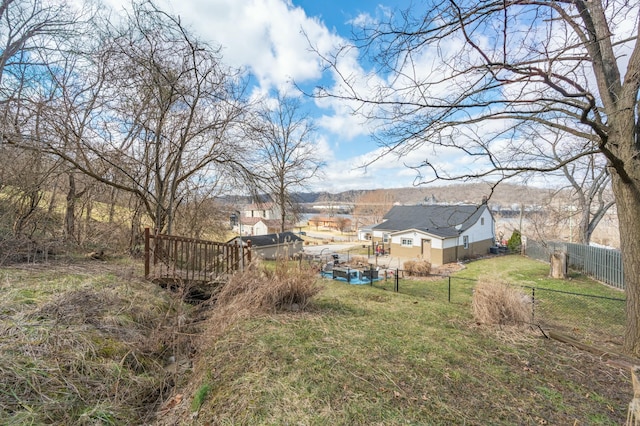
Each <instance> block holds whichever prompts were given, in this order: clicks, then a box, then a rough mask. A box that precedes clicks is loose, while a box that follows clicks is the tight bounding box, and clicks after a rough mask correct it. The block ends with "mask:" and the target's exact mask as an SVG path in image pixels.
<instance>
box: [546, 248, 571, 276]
mask: <svg viewBox="0 0 640 426" xmlns="http://www.w3.org/2000/svg"><path fill="white" fill-rule="evenodd" d="M550 263H551V277H552V278H559V279H565V278H567V271H568V269H567V266H568V262H567V253H566V252H555V253H553V254H552V255H551V260H550Z"/></svg>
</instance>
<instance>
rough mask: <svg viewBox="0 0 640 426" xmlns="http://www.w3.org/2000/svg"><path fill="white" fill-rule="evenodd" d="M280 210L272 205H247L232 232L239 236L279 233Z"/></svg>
mask: <svg viewBox="0 0 640 426" xmlns="http://www.w3.org/2000/svg"><path fill="white" fill-rule="evenodd" d="M281 229H282V227H281V218H280V208H278V206H277V205H275V204H274V203H256V204H249V205H247V206H245V207H244V209H243V210H242V212H240V217H239V220H238V221H236V222H235V223H234V224H233V231H234V232H237V233H238V234H240V235H267V234H273V233H276V232H280V231H281Z"/></svg>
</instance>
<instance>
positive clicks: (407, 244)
mask: <svg viewBox="0 0 640 426" xmlns="http://www.w3.org/2000/svg"><path fill="white" fill-rule="evenodd" d="M402 247H413V239H411V238H403V239H402Z"/></svg>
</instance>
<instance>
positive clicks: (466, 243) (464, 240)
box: [462, 235, 469, 250]
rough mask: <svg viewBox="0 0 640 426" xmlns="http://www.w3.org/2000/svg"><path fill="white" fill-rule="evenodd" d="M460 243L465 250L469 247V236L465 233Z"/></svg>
mask: <svg viewBox="0 0 640 426" xmlns="http://www.w3.org/2000/svg"><path fill="white" fill-rule="evenodd" d="M462 245H463V246H464V248H465V250H466V249H468V248H469V236H468V235H465V236H463V237H462Z"/></svg>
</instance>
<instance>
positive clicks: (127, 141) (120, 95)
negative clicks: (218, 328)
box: [31, 2, 251, 233]
mask: <svg viewBox="0 0 640 426" xmlns="http://www.w3.org/2000/svg"><path fill="white" fill-rule="evenodd" d="M102 24H103V25H104V27H101V28H98V29H100V30H101V32H98V34H95V35H94V37H98V36H99V37H100V38H99V41H100V43H98V44H97V45H95V46H92V48H91V50H90V51H88V52H87V53H86V54H85V55H82V57H80V58H78V57H73V58H70V59H69V60H68V61H67V62H66V64H65V65H66V67H65V68H62V69H61V68H60V67H51V68H50V75H51V79H52V81H53V82H54V84H53V85H54V90H52V91H51V96H50V98H49V99H42V100H40V102H39V103H38V104H37V105H35V106H34V107H33V108H34V110H35V109H37V110H38V113H39V116H41V117H42V118H41V119H39V121H38V137H37V138H36V140H34V141H33V143H32V145H31V147H32V148H33V149H42V150H45V151H47V152H51V153H54V154H55V155H58V156H60V157H61V158H63V159H64V160H66V161H67V162H68V163H69V164H71V165H73V166H74V167H75V168H76V169H77V170H79V171H80V172H82V173H84V174H86V175H88V176H90V177H92V178H93V179H96V180H97V181H99V182H102V183H104V184H107V185H111V186H113V187H115V188H117V189H119V190H122V191H127V192H130V193H132V194H134V195H135V196H136V197H137V198H138V200H139V202H140V204H141V205H142V207H143V209H144V212H145V213H146V215H148V217H149V218H150V219H151V221H152V222H153V226H154V229H155V230H156V231H157V232H166V233H172V229H173V221H174V218H175V215H176V209H178V208H179V206H180V205H181V203H182V202H183V200H185V199H186V197H187V192H188V191H190V190H194V185H195V184H196V183H199V184H200V185H204V186H209V187H210V186H213V185H214V183H215V182H216V181H218V180H220V179H224V180H226V181H227V182H230V181H231V180H232V179H234V178H236V177H244V178H248V177H250V176H251V171H250V170H248V169H247V168H246V167H245V165H244V163H243V161H242V160H243V153H244V152H245V151H246V149H247V145H246V144H245V143H244V142H243V140H242V139H241V138H240V134H239V130H238V128H239V124H240V122H242V120H243V116H244V114H245V111H246V108H247V103H246V102H245V101H244V100H243V89H244V86H243V85H242V84H241V83H242V80H241V79H240V78H239V74H238V73H237V72H235V71H233V70H231V69H228V68H227V67H225V66H224V65H223V64H222V58H221V57H220V53H219V52H220V51H219V48H212V47H210V46H208V45H207V44H205V43H203V42H201V41H199V40H197V39H195V38H194V37H193V36H192V35H191V34H189V33H188V32H187V30H186V29H185V28H184V27H183V26H182V24H181V23H180V21H179V20H178V19H177V18H175V17H173V16H170V15H168V14H166V13H164V12H162V11H160V10H158V9H157V8H156V7H155V6H154V5H153V4H152V3H150V2H142V3H136V4H134V8H133V12H132V13H131V15H129V16H127V19H126V22H125V24H124V25H123V27H122V28H114V27H112V26H109V24H108V22H106V20H104V21H102ZM134 217H138V216H137V215H134ZM134 228H135V226H134Z"/></svg>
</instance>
